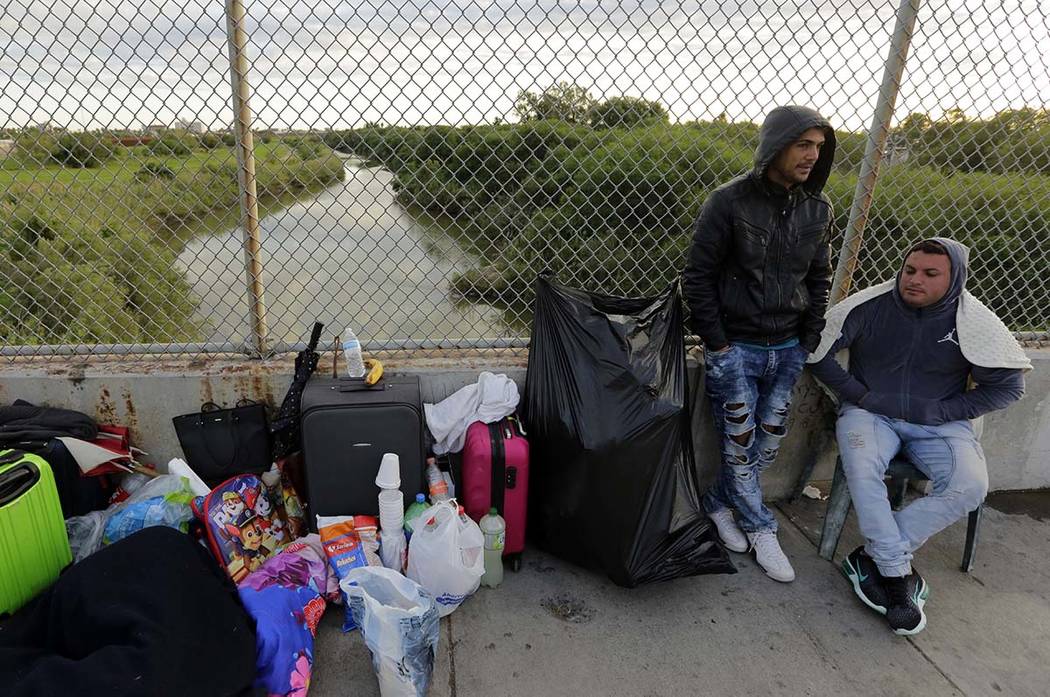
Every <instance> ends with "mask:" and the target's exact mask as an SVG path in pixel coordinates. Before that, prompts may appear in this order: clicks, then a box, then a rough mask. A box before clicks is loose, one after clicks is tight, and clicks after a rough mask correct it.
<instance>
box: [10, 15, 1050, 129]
mask: <svg viewBox="0 0 1050 697" xmlns="http://www.w3.org/2000/svg"><path fill="white" fill-rule="evenodd" d="M244 2H245V6H246V8H247V12H248V14H249V23H248V31H249V33H250V48H249V56H250V59H251V62H252V69H251V72H250V76H249V79H250V83H251V86H252V92H253V95H252V108H253V111H254V113H255V116H256V127H257V128H327V127H335V128H348V127H353V126H358V125H362V124H363V123H364V122H365V121H382V122H384V123H397V124H404V125H409V124H432V123H451V124H461V123H482V122H491V121H492V120H493V119H495V118H499V117H504V118H506V117H507V116H509V115H510V114H511V108H512V105H513V101H514V98H515V96H517V94H518V93H519V92H520V91H521V90H523V89H529V90H534V91H538V90H541V89H543V88H545V87H547V86H549V85H551V84H553V83H554V82H556V81H560V80H568V81H570V82H575V83H576V84H579V85H580V86H583V87H586V88H588V89H589V90H590V91H591V93H592V95H593V96H594V97H597V98H602V97H607V96H614V95H630V96H641V97H645V98H648V99H654V100H658V101H660V102H661V103H663V104H664V105H665V106H666V107H667V108H668V110H669V111H670V112H671V115H672V117H673V118H674V119H676V120H692V119H697V118H700V119H706V118H712V117H714V116H716V115H718V114H720V113H722V112H725V113H726V114H728V115H729V117H730V118H732V119H734V120H739V119H749V120H759V119H760V118H761V116H762V114H763V113H764V112H765V111H767V110H768V109H769V108H770V107H771V106H773V105H775V104H777V103H786V102H795V103H808V104H812V105H814V106H816V107H817V108H818V109H820V110H821V111H823V112H824V113H825V114H826V115H827V116H829V117H830V118H832V119H833V120H834V122H835V123H836V125H838V126H840V127H845V128H851V129H859V128H863V127H865V126H866V125H867V124H868V122H869V121H870V119H871V114H872V112H873V110H874V102H875V94H876V93H877V90H878V84H879V81H880V79H881V76H882V66H883V61H884V59H885V55H886V52H887V49H888V46H889V38H890V32H891V31H892V28H893V22H894V12H895V10H896V7H897V4H898V3H897V1H896V0H892V1H890V2H885V1H882V0H871V1H870V2H869V1H866V0H830V1H828V0H813V1H811V2H810V1H805V0H782V1H781V2H779V3H777V2H764V1H763V2H719V1H716V0H704V1H700V2H698V1H697V0H688V1H675V2H657V1H654V0H642V1H635V2H607V1H605V0H602V1H600V2H595V1H591V2H555V1H553V0H518V1H516V2H515V1H513V0H478V1H477V2H468V1H467V0H441V1H439V2H431V1H428V0H395V1H393V2H385V1H383V0H355V1H353V2H344V1H340V0H311V1H302V0H244ZM224 12H225V5H224V2H223V1H222V0H181V1H179V2H169V1H167V0H137V1H135V2H130V1H126V0H85V1H80V0H6V1H5V2H4V3H3V7H0V126H2V125H11V126H21V125H27V124H30V123H38V122H44V121H51V122H52V123H54V124H56V125H62V126H69V127H73V128H98V127H109V128H134V127H140V126H142V125H145V124H149V123H155V122H160V123H172V122H173V121H174V120H175V119H183V120H187V121H200V122H203V123H204V124H206V125H208V126H213V127H221V126H225V125H227V124H229V123H230V121H231V120H232V110H231V106H230V97H229V94H230V84H229V71H228V67H229V66H228V63H229V59H228V48H227V42H226V20H225V14H224ZM1022 106H1032V107H1037V108H1050V2H1046V1H1045V0H923V2H922V9H921V10H920V14H919V24H918V29H917V32H916V36H915V38H914V41H913V46H912V54H911V57H910V59H909V63H908V70H907V73H906V75H905V84H904V87H903V89H902V92H901V97H900V100H899V102H898V116H899V117H900V118H903V116H904V115H906V114H907V113H909V112H911V111H917V110H921V111H924V112H928V113H930V114H931V115H932V116H934V117H936V116H939V115H941V114H942V113H943V112H944V111H945V110H946V109H948V108H951V107H959V108H962V109H963V110H964V111H966V112H969V113H971V114H975V115H978V114H979V115H989V114H991V113H994V112H995V111H998V110H1001V109H1005V108H1017V107H1022Z"/></svg>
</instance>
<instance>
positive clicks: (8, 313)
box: [0, 141, 343, 345]
mask: <svg viewBox="0 0 1050 697" xmlns="http://www.w3.org/2000/svg"><path fill="white" fill-rule="evenodd" d="M318 146H319V144H311V145H310V146H308V147H304V146H303V145H302V144H301V143H299V142H289V143H283V142H280V141H273V142H271V143H260V144H259V145H258V147H257V150H256V158H257V165H256V174H257V187H258V192H259V201H260V207H261V209H262V210H263V211H264V212H266V211H273V210H275V209H277V208H279V207H282V206H283V205H287V204H288V203H289V202H290V201H292V200H294V199H296V198H298V197H300V196H302V195H304V194H307V193H310V192H313V191H317V190H320V189H322V188H324V187H326V186H329V185H331V184H332V183H334V182H336V181H339V180H341V179H342V177H343V165H342V161H341V160H340V159H339V158H338V157H336V156H335V155H334V154H333V153H332V152H331V150H329V149H328V148H325V147H318ZM158 152H159V153H160V154H158ZM238 219H239V201H238V185H237V161H236V157H235V155H234V152H233V150H232V149H230V148H228V147H224V146H218V147H212V148H203V147H194V148H187V151H186V152H182V153H181V154H169V155H167V156H164V154H163V151H158V149H157V148H156V147H154V148H148V147H145V146H138V147H132V148H122V147H118V148H114V152H113V154H112V155H111V156H109V157H107V158H106V159H105V160H104V161H103V162H101V163H99V164H98V165H97V166H93V167H70V166H62V165H60V164H58V163H56V162H54V161H53V160H49V159H48V158H47V157H44V156H41V154H40V153H39V152H36V151H34V150H33V149H32V148H29V147H26V148H23V149H22V150H21V152H19V153H18V154H17V155H16V156H14V157H11V158H8V160H5V161H4V163H3V166H2V168H0V277H2V278H4V279H5V281H6V282H5V284H4V285H3V287H0V341H2V342H3V343H5V344H8V345H12V344H40V343H129V342H158V343H167V342H169V341H194V340H199V338H200V335H201V327H198V326H197V325H196V324H195V320H194V318H193V311H194V307H195V302H194V299H193V298H192V294H191V290H190V284H189V283H188V281H187V279H185V278H184V277H183V276H182V274H181V273H180V272H179V270H178V269H177V268H176V266H175V260H176V257H177V256H178V254H179V252H180V250H181V249H182V247H183V245H184V244H185V242H186V241H187V240H188V239H190V238H191V237H193V236H195V235H198V234H201V233H203V232H207V231H211V230H221V229H229V227H230V226H231V225H235V224H236V223H237V222H238Z"/></svg>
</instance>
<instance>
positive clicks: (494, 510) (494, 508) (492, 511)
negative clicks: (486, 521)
mask: <svg viewBox="0 0 1050 697" xmlns="http://www.w3.org/2000/svg"><path fill="white" fill-rule="evenodd" d="M489 515H499V511H497V510H496V507H495V506H493V507H492V508H490V509H489Z"/></svg>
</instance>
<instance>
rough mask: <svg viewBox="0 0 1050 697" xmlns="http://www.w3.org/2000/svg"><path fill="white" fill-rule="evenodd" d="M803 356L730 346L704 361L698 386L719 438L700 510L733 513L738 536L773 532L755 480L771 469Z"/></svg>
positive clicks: (788, 350) (773, 524)
mask: <svg viewBox="0 0 1050 697" xmlns="http://www.w3.org/2000/svg"><path fill="white" fill-rule="evenodd" d="M807 355H808V354H807V353H806V350H805V349H803V348H801V347H799V346H793V347H791V348H785V349H753V348H750V347H747V346H736V345H734V346H733V347H732V348H730V349H729V351H726V352H724V353H717V352H708V353H707V355H706V357H705V362H706V374H705V377H704V380H705V382H704V385H705V389H706V390H707V395H708V397H709V398H710V399H711V411H712V414H713V415H714V421H715V428H717V429H718V431H719V434H720V435H721V438H722V466H721V467H720V468H719V470H718V476H717V478H716V479H715V483H714V484H712V485H711V488H710V489H708V490H707V493H706V494H705V495H704V508H705V509H706V510H707V511H709V512H711V513H714V512H715V511H719V510H722V509H725V508H735V509H736V512H737V522H738V523H739V524H740V528H741V529H742V530H743V531H744V532H752V533H754V532H776V530H777V521H776V518H774V517H773V513H772V512H771V511H770V510H769V509H768V508H766V506H765V504H763V503H762V485H761V483H760V481H759V476H760V475H761V473H762V471H763V470H764V469H766V468H767V467H769V466H770V465H771V464H773V460H775V459H776V456H777V453H778V452H779V450H780V441H781V440H782V439H783V438H784V435H785V434H786V433H787V417H788V411H789V409H790V407H791V393H792V390H794V387H795V383H796V382H798V376H799V375H801V374H802V367H803V366H804V364H805V362H806V356H807Z"/></svg>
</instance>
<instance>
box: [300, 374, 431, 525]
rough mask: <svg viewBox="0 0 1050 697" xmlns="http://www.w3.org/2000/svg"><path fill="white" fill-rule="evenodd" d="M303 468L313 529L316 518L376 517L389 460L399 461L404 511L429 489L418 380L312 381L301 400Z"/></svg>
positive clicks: (315, 379)
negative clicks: (384, 463) (370, 383)
mask: <svg viewBox="0 0 1050 697" xmlns="http://www.w3.org/2000/svg"><path fill="white" fill-rule="evenodd" d="M302 434H303V460H304V469H305V475H306V493H307V500H308V502H309V512H310V521H311V523H314V522H315V518H314V516H317V515H378V514H379V501H378V498H377V497H378V496H379V488H378V487H377V486H376V484H375V478H376V473H378V471H379V462H380V460H381V459H382V457H383V453H396V454H397V456H398V458H399V459H400V461H401V492H402V493H403V494H404V497H405V505H406V506H407V505H408V504H409V503H411V502H412V501H414V500H415V497H416V494H418V493H420V492H422V491H424V489H423V408H422V403H421V401H420V397H419V378H418V377H416V376H411V377H390V378H384V379H383V380H382V381H380V383H379V384H378V385H376V386H374V387H372V388H365V386H364V385H363V384H361V383H360V382H355V381H351V380H345V379H344V380H337V379H333V378H319V377H316V376H315V377H314V378H313V379H311V380H310V382H308V383H307V384H306V389H305V390H304V391H303V399H302Z"/></svg>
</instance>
